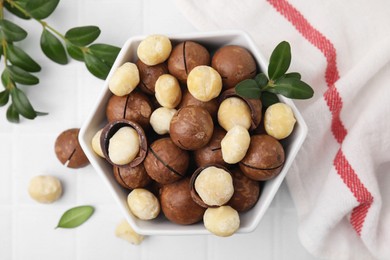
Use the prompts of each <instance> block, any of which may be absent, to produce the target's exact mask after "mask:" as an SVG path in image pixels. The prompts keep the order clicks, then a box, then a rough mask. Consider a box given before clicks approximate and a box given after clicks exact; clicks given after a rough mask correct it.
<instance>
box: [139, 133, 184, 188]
mask: <svg viewBox="0 0 390 260" xmlns="http://www.w3.org/2000/svg"><path fill="white" fill-rule="evenodd" d="M189 160H190V156H189V154H188V152H187V151H185V150H182V149H180V148H179V147H178V146H176V145H175V144H174V143H173V142H172V140H171V139H170V138H169V137H165V138H161V139H158V140H156V141H154V142H153V143H152V144H151V145H150V147H149V151H148V155H147V156H146V158H145V161H144V166H145V169H146V172H147V173H148V175H149V176H150V178H152V179H153V180H155V181H156V182H158V183H160V184H168V183H172V182H175V181H178V180H180V179H182V178H183V177H184V176H185V175H186V174H187V169H188V166H189Z"/></svg>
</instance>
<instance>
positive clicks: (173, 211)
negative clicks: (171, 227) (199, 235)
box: [160, 177, 206, 225]
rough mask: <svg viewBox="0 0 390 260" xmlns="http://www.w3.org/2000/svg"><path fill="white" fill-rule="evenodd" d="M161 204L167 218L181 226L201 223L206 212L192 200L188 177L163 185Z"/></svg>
mask: <svg viewBox="0 0 390 260" xmlns="http://www.w3.org/2000/svg"><path fill="white" fill-rule="evenodd" d="M160 203H161V209H162V211H163V213H164V215H165V217H166V218H167V219H168V220H170V221H171V222H173V223H176V224H180V225H190V224H194V223H196V222H199V221H201V220H202V218H203V214H204V212H205V210H206V209H205V208H203V207H201V206H199V205H198V204H197V203H196V202H195V201H193V200H192V197H191V193H190V178H188V177H187V178H184V179H182V180H179V181H177V182H174V183H171V184H167V185H163V186H162V187H161V189H160Z"/></svg>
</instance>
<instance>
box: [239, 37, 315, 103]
mask: <svg viewBox="0 0 390 260" xmlns="http://www.w3.org/2000/svg"><path fill="white" fill-rule="evenodd" d="M290 64H291V47H290V44H289V43H288V42H286V41H283V42H281V43H279V44H278V45H277V46H276V48H275V49H274V50H273V52H272V54H271V57H270V60H269V65H268V77H267V75H266V74H265V73H263V72H261V73H259V74H257V75H256V77H255V78H253V79H246V80H243V81H241V82H240V83H238V84H237V85H236V87H235V91H236V93H237V94H238V95H240V96H242V97H246V98H257V99H258V98H260V99H261V101H262V103H263V105H264V106H266V107H267V106H270V105H272V104H274V103H276V102H279V99H278V97H277V95H276V94H280V95H283V96H285V97H288V98H292V99H309V98H311V97H312V96H313V94H314V91H313V89H312V88H311V87H310V86H309V85H308V84H307V83H305V82H303V81H302V80H301V74H299V73H298V72H290V73H287V70H288V68H289V67H290Z"/></svg>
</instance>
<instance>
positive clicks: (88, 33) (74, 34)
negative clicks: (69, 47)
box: [65, 26, 100, 46]
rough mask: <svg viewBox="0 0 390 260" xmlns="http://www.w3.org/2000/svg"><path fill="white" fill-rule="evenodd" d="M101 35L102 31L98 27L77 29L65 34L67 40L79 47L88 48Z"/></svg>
mask: <svg viewBox="0 0 390 260" xmlns="http://www.w3.org/2000/svg"><path fill="white" fill-rule="evenodd" d="M99 35H100V29H99V27H97V26H82V27H75V28H72V29H70V30H68V31H67V32H66V33H65V38H66V39H67V40H69V41H70V42H71V43H73V44H75V45H78V46H86V45H88V44H90V43H92V42H93V41H94V40H96V39H97V37H99Z"/></svg>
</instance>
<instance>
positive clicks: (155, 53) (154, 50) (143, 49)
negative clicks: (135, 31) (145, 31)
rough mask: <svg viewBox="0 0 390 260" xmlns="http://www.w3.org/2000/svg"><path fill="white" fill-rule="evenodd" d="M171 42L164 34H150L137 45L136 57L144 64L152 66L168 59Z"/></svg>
mask: <svg viewBox="0 0 390 260" xmlns="http://www.w3.org/2000/svg"><path fill="white" fill-rule="evenodd" d="M171 51H172V44H171V41H170V40H169V38H168V37H166V36H164V35H150V36H148V37H146V38H145V39H144V40H142V41H141V43H140V44H139V45H138V49H137V55H138V58H139V59H140V60H141V61H142V62H143V63H145V64H146V65H149V66H153V65H156V64H159V63H162V62H164V61H165V60H166V59H168V57H169V55H170V54H171Z"/></svg>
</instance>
